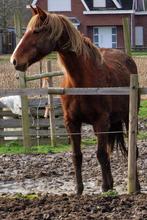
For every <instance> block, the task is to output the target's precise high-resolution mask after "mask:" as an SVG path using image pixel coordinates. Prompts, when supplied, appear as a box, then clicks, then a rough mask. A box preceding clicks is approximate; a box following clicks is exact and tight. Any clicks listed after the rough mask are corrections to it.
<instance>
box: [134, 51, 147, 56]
mask: <svg viewBox="0 0 147 220" xmlns="http://www.w3.org/2000/svg"><path fill="white" fill-rule="evenodd" d="M132 56H147V51H132Z"/></svg>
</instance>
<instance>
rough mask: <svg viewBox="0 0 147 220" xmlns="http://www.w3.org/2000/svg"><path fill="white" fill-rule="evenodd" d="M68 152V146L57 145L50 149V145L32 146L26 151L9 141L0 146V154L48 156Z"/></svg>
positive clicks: (14, 142) (15, 142) (16, 143)
mask: <svg viewBox="0 0 147 220" xmlns="http://www.w3.org/2000/svg"><path fill="white" fill-rule="evenodd" d="M69 150H70V146H69V145H67V144H59V145H57V146H56V147H52V146H50V145H40V146H33V147H31V148H29V149H26V148H25V147H23V146H22V145H20V144H19V143H18V142H17V141H11V142H8V143H7V144H3V145H0V154H25V153H31V154H48V153H52V154H55V153H61V152H67V151H69Z"/></svg>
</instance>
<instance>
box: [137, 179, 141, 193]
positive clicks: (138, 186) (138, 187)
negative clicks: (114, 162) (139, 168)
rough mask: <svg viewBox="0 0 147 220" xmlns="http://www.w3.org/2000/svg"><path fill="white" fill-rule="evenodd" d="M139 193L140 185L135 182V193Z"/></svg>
mask: <svg viewBox="0 0 147 220" xmlns="http://www.w3.org/2000/svg"><path fill="white" fill-rule="evenodd" d="M140 191H141V187H140V183H139V181H137V183H136V192H137V193H140Z"/></svg>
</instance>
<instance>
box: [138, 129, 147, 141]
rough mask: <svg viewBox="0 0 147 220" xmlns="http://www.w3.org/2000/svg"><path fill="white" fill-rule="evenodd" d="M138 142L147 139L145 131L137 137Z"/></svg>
mask: <svg viewBox="0 0 147 220" xmlns="http://www.w3.org/2000/svg"><path fill="white" fill-rule="evenodd" d="M137 139H138V140H146V139H147V132H146V131H145V132H144V131H140V132H139V134H138V135H137Z"/></svg>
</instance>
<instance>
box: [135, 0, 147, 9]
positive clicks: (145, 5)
mask: <svg viewBox="0 0 147 220" xmlns="http://www.w3.org/2000/svg"><path fill="white" fill-rule="evenodd" d="M135 9H136V10H137V11H147V0H136V2H135Z"/></svg>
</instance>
